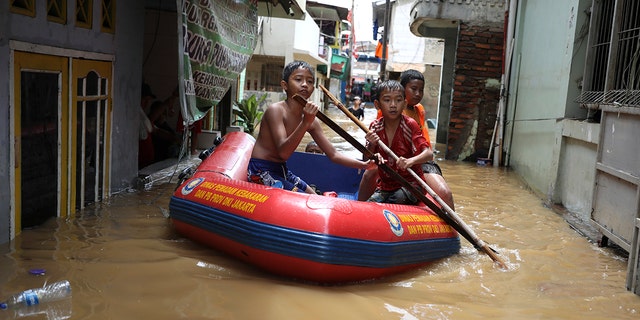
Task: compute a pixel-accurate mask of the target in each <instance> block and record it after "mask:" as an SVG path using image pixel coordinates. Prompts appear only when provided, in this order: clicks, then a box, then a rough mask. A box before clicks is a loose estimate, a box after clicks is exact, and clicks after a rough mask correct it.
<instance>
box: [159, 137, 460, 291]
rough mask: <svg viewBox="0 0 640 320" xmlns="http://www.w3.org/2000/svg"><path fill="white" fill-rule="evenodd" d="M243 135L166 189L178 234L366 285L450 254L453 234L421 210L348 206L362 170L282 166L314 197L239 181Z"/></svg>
mask: <svg viewBox="0 0 640 320" xmlns="http://www.w3.org/2000/svg"><path fill="white" fill-rule="evenodd" d="M254 141H255V140H254V139H253V137H251V136H250V135H248V134H245V133H241V132H233V133H229V134H228V135H226V136H225V137H224V139H223V142H222V143H221V144H220V145H219V146H217V147H216V148H215V150H214V151H213V153H212V154H211V155H210V156H209V157H208V158H206V159H205V160H204V161H203V162H202V163H201V164H200V165H199V166H198V168H197V170H196V172H195V173H194V174H193V176H192V177H190V178H189V179H187V180H186V181H185V182H184V183H183V184H182V185H180V186H179V187H178V189H176V191H175V193H174V195H173V196H172V197H171V201H170V205H169V209H170V216H171V219H172V222H173V224H174V226H175V228H176V230H177V231H178V232H179V233H180V234H182V235H183V236H185V237H187V238H190V239H192V240H194V241H197V242H200V243H203V244H205V245H207V246H210V247H212V248H215V249H217V250H220V251H223V252H226V253H228V254H229V255H231V256H234V257H236V258H238V259H240V260H243V261H246V262H248V263H250V264H253V265H255V266H257V267H259V268H262V269H264V270H267V271H270V272H272V273H275V274H279V275H282V276H285V277H290V278H295V279H301V280H308V281H312V282H317V283H341V282H352V281H361V280H369V279H375V278H380V277H384V276H387V275H391V274H395V273H399V272H403V271H407V270H410V269H415V268H418V267H422V266H425V265H427V264H429V263H431V262H433V261H435V260H438V259H442V258H445V257H448V256H451V255H453V254H456V253H458V251H459V250H460V240H459V238H458V234H457V232H456V231H455V230H453V228H451V227H450V226H449V225H448V224H446V223H445V222H444V221H442V220H441V219H440V218H439V217H438V216H437V215H435V214H434V213H433V212H432V211H431V210H430V209H428V208H427V207H422V206H421V207H416V206H407V205H394V204H379V203H370V202H361V201H356V200H354V199H355V195H356V192H357V189H358V184H359V181H360V177H361V175H362V172H359V171H358V170H356V169H350V168H345V167H342V166H339V165H336V164H333V163H332V162H330V161H329V160H328V159H327V158H326V156H324V155H318V154H311V153H295V154H294V155H293V156H292V157H291V159H290V161H289V162H288V163H287V164H288V166H289V168H290V169H291V170H292V171H293V172H295V173H296V174H297V175H298V176H300V177H301V178H303V179H304V180H305V181H307V182H308V183H310V184H315V185H316V186H317V187H318V188H319V189H320V190H322V191H325V194H330V195H331V196H323V195H311V194H305V193H296V192H290V191H285V190H282V189H278V188H272V187H266V186H264V185H259V184H254V183H250V182H247V164H248V162H249V157H250V155H251V150H252V148H253V143H254Z"/></svg>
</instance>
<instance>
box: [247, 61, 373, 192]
mask: <svg viewBox="0 0 640 320" xmlns="http://www.w3.org/2000/svg"><path fill="white" fill-rule="evenodd" d="M314 84H315V72H314V70H313V68H312V67H311V66H310V65H309V64H308V63H306V62H303V61H293V62H291V63H289V64H288V65H287V66H286V67H285V68H284V70H283V72H282V80H281V81H280V85H281V86H282V89H283V90H284V91H285V93H286V94H287V99H286V100H284V101H279V102H276V103H274V104H271V105H269V106H268V107H267V109H266V110H265V112H264V115H263V117H262V121H261V122H260V131H259V133H258V138H257V139H256V143H255V145H254V147H253V152H252V153H251V159H250V160H249V168H248V179H249V181H251V182H255V183H260V184H264V185H268V186H274V187H280V188H283V189H286V190H291V191H297V192H307V193H315V192H314V190H313V189H312V188H311V187H309V186H308V185H307V183H306V182H305V181H303V180H302V179H300V178H299V177H297V176H296V175H295V174H293V173H292V172H291V171H289V169H287V164H286V162H287V160H288V159H289V157H290V156H291V154H293V152H295V150H296V148H297V147H298V145H299V144H300V141H302V138H303V137H304V134H305V133H306V132H309V134H310V135H311V137H312V138H313V140H314V141H315V142H316V143H317V144H318V146H319V147H320V149H322V151H323V152H324V153H325V155H326V156H327V157H328V158H329V159H330V160H331V161H332V162H335V163H337V164H340V165H344V166H347V167H352V168H357V169H373V168H376V167H377V166H376V164H375V162H374V161H372V160H368V161H360V160H357V159H352V158H349V157H347V156H345V155H343V154H341V153H339V152H338V151H336V149H335V148H334V147H333V145H332V144H331V142H330V141H329V139H327V137H326V136H325V135H324V133H323V132H322V127H321V126H320V122H319V121H318V120H316V114H317V113H318V111H319V110H320V108H319V107H318V105H316V104H315V103H313V102H307V103H306V104H304V105H303V104H301V103H299V102H297V101H296V100H295V99H294V98H293V96H294V95H295V94H298V95H300V96H302V97H303V98H305V99H309V97H310V96H311V94H312V93H313V91H314V89H315V86H314Z"/></svg>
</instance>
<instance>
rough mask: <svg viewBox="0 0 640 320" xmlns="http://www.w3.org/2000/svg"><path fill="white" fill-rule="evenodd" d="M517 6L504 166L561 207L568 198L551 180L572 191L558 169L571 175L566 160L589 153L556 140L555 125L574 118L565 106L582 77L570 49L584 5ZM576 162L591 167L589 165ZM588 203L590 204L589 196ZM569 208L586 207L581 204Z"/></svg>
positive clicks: (547, 0)
mask: <svg viewBox="0 0 640 320" xmlns="http://www.w3.org/2000/svg"><path fill="white" fill-rule="evenodd" d="M520 3H521V6H520V7H519V8H518V12H517V16H518V20H517V24H516V35H515V37H516V45H515V48H514V53H513V61H512V66H513V69H512V73H511V78H510V79H511V82H510V86H509V87H510V90H509V102H508V108H507V114H506V119H505V122H506V124H507V127H506V129H507V130H506V134H505V148H506V149H505V150H506V152H507V154H506V159H507V161H508V163H507V165H509V166H511V167H513V168H514V170H515V171H517V172H518V174H519V175H521V176H522V177H523V179H524V180H525V181H526V182H527V183H528V184H529V186H531V187H532V189H534V190H535V191H537V192H539V193H541V194H544V195H546V197H547V198H548V199H553V198H554V195H556V197H555V200H554V201H556V202H562V198H563V196H566V197H572V196H570V195H569V193H567V192H565V191H557V190H555V188H556V179H557V177H558V176H560V177H563V178H562V179H563V180H562V183H561V185H562V186H563V188H564V187H566V188H572V187H573V184H574V183H573V182H572V180H573V179H572V177H571V175H568V174H567V172H564V171H561V170H567V169H572V170H576V167H571V166H570V165H569V164H568V163H567V162H566V161H567V159H571V158H574V157H581V156H584V153H585V152H587V153H589V152H588V151H587V150H589V149H593V146H591V147H588V146H586V145H583V143H584V142H581V139H580V138H577V139H576V138H575V137H574V138H571V137H569V138H567V139H564V138H559V136H558V135H557V132H562V130H563V122H561V121H560V120H562V119H564V118H565V116H567V115H570V116H571V117H576V116H578V115H579V114H580V109H579V108H578V107H577V106H576V105H575V103H571V101H572V100H574V99H575V97H577V92H578V91H577V90H578V88H577V84H576V79H579V78H580V77H581V74H582V69H581V68H580V67H579V63H577V62H579V61H581V60H582V61H583V59H584V52H580V51H578V52H576V51H574V47H576V46H580V45H581V42H580V39H579V38H578V37H579V35H578V34H577V33H578V32H580V29H581V28H583V27H584V23H587V22H586V16H585V14H584V6H585V4H586V3H587V1H583V2H582V5H581V4H580V1H578V0H575V1H552V0H544V1H521V2H520ZM582 50H584V47H583V49H582ZM574 58H575V59H576V62H574V61H573V59H574ZM584 115H585V116H586V111H584ZM563 144H567V145H566V146H565V145H563ZM561 154H562V156H563V157H564V158H563V159H561V158H560V156H561ZM588 158H592V156H589V157H587V159H588ZM582 159H585V158H582ZM579 163H583V164H585V165H586V166H587V167H588V166H589V164H590V165H591V166H593V163H590V161H584V160H583V161H581V162H579ZM585 170H586V169H585ZM591 170H592V169H591ZM582 172H585V171H582ZM586 172H588V171H586ZM576 183H583V184H584V183H585V181H584V180H580V182H578V181H576ZM586 193H587V192H586V191H585V192H582V195H581V197H586V196H587V195H586ZM574 199H575V198H574ZM588 199H589V202H590V197H588ZM574 201H575V200H574ZM572 206H574V207H586V201H584V203H582V204H580V205H578V204H575V203H574V204H573V205H572Z"/></svg>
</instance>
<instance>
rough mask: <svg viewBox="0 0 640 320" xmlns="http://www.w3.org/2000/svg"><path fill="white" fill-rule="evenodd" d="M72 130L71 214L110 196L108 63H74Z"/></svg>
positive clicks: (109, 64)
mask: <svg viewBox="0 0 640 320" xmlns="http://www.w3.org/2000/svg"><path fill="white" fill-rule="evenodd" d="M72 78H73V79H74V80H73V82H74V83H73V84H74V87H75V91H74V93H73V103H72V105H73V106H74V110H73V112H72V113H71V116H72V117H73V119H72V121H73V123H75V124H76V125H75V129H74V130H72V131H73V132H72V135H73V139H72V141H73V142H74V143H75V145H74V146H73V147H72V149H73V150H74V153H73V156H72V157H73V159H74V160H75V161H74V163H75V170H73V171H72V176H73V177H72V181H75V189H74V190H73V191H72V193H71V194H70V197H71V199H72V203H74V204H75V206H74V208H73V209H72V210H79V209H82V208H84V207H85V206H87V205H88V204H91V203H95V202H99V201H102V200H103V199H104V198H106V197H108V195H109V160H110V156H109V155H110V148H109V146H110V144H111V141H110V138H111V95H110V87H111V86H110V84H111V63H109V62H103V61H93V60H74V61H73V76H72Z"/></svg>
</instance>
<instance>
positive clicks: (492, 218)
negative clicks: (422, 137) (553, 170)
mask: <svg viewBox="0 0 640 320" xmlns="http://www.w3.org/2000/svg"><path fill="white" fill-rule="evenodd" d="M329 111H330V110H328V113H330V112H329ZM334 116H335V115H334ZM373 116H374V114H373V111H372V110H371V109H367V118H370V117H373ZM332 117H333V116H332ZM365 121H367V119H365ZM344 126H345V127H346V128H348V129H349V130H350V132H353V133H354V135H356V136H358V137H362V135H360V134H359V133H358V132H357V131H356V129H357V128H355V126H353V127H351V126H350V124H349V123H346V122H344ZM332 139H333V140H334V142H335V143H336V145H337V147H338V148H339V149H341V150H343V151H344V152H347V153H349V152H351V151H349V149H350V148H349V146H344V145H343V144H341V142H340V141H339V138H337V137H335V138H332ZM354 154H356V155H357V153H354ZM439 163H440V165H441V166H442V168H443V171H444V174H445V177H446V179H447V181H448V183H449V185H450V186H451V188H452V190H453V192H454V197H455V202H456V212H457V213H458V214H459V215H460V217H461V218H462V220H463V221H464V222H466V224H467V225H469V227H470V228H471V229H473V230H474V231H475V232H476V233H477V234H478V236H479V238H480V239H482V240H483V241H485V242H487V243H488V244H489V245H490V246H491V247H493V248H494V249H496V250H497V251H499V253H500V257H501V258H503V259H504V260H505V261H506V262H507V264H508V266H509V268H508V269H506V270H504V269H500V268H498V267H497V266H496V265H495V264H494V263H493V262H492V261H491V259H490V258H489V257H488V256H486V255H484V254H482V253H480V252H478V251H476V250H475V249H473V247H472V245H471V244H470V243H469V242H467V241H466V240H464V239H461V243H462V250H461V252H460V253H459V254H457V255H455V256H452V257H450V258H447V259H444V260H441V261H437V262H436V263H434V264H432V265H430V266H428V267H424V268H421V269H417V270H414V271H410V272H407V273H402V274H399V275H396V276H393V277H389V278H384V279H379V280H375V281H369V282H364V283H355V284H347V285H338V286H319V285H313V284H308V283H301V282H297V281H292V280H289V279H285V278H280V277H276V276H273V275H271V274H267V273H264V272H262V271H260V270H257V269H255V268H254V267H252V266H249V265H246V264H244V263H241V262H239V261H236V260H235V259H233V258H230V257H228V256H225V255H224V254H221V253H219V252H217V251H215V250H212V249H209V248H207V247H204V246H201V245H198V244H195V243H193V242H192V241H190V240H187V239H185V238H183V237H181V236H180V235H178V234H176V232H175V231H174V230H173V227H172V225H171V222H170V220H169V219H167V218H166V217H165V215H166V214H167V210H168V203H169V198H170V195H171V193H172V191H173V188H174V187H175V184H174V183H165V184H157V185H154V186H152V187H151V188H150V189H148V190H146V191H142V192H123V193H120V194H117V195H114V196H113V197H112V198H111V199H110V200H109V201H108V202H107V203H104V204H99V205H96V206H93V207H90V208H88V209H86V210H84V211H83V212H81V213H79V214H78V216H77V217H76V218H75V219H71V220H65V219H52V220H50V221H48V222H47V223H46V224H44V225H42V226H39V227H37V228H34V229H30V230H24V231H23V232H22V233H21V234H20V235H19V236H18V237H17V238H16V239H15V240H14V241H12V242H11V243H9V244H7V245H4V246H2V247H0V252H1V253H2V254H1V255H0V288H1V289H0V295H1V296H2V297H4V296H7V295H9V294H11V293H14V292H17V291H21V290H24V289H27V288H32V287H38V286H42V285H43V284H44V283H45V282H53V281H58V280H63V279H67V280H69V281H70V282H71V286H72V298H71V299H70V300H67V301H65V302H64V303H50V304H42V305H40V306H38V307H37V308H31V309H28V310H26V311H25V310H22V311H20V312H18V311H11V310H0V319H11V318H16V317H20V316H26V317H24V318H25V319H27V318H28V319H48V318H49V319H65V318H69V319H403V320H409V319H487V318H492V319H638V318H639V317H640V314H639V313H640V297H639V296H636V295H634V294H632V293H630V292H629V291H627V290H626V289H625V278H626V266H627V260H626V257H625V256H624V255H623V254H620V253H619V252H618V251H614V250H611V249H609V248H600V247H598V246H597V245H596V244H594V243H591V242H589V241H588V239H587V238H585V237H584V236H582V235H580V234H578V233H577V232H576V231H574V230H573V229H572V228H571V227H570V226H569V225H568V224H567V223H566V222H565V221H564V220H563V218H562V217H561V216H559V215H558V214H556V213H554V212H553V211H552V210H550V209H548V208H547V207H545V205H544V203H543V201H542V200H541V199H540V198H539V197H537V196H536V195H534V194H533V193H531V192H530V191H529V190H528V189H527V188H526V187H525V186H524V185H523V184H522V183H521V181H520V180H519V179H518V177H517V176H516V175H515V174H514V173H512V172H509V171H508V170H505V169H502V168H493V167H481V166H478V165H476V164H475V163H461V162H450V161H444V160H441V161H440V162H439ZM34 268H42V269H45V270H46V273H45V274H44V275H39V276H36V275H31V274H30V273H29V270H31V269H34Z"/></svg>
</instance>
